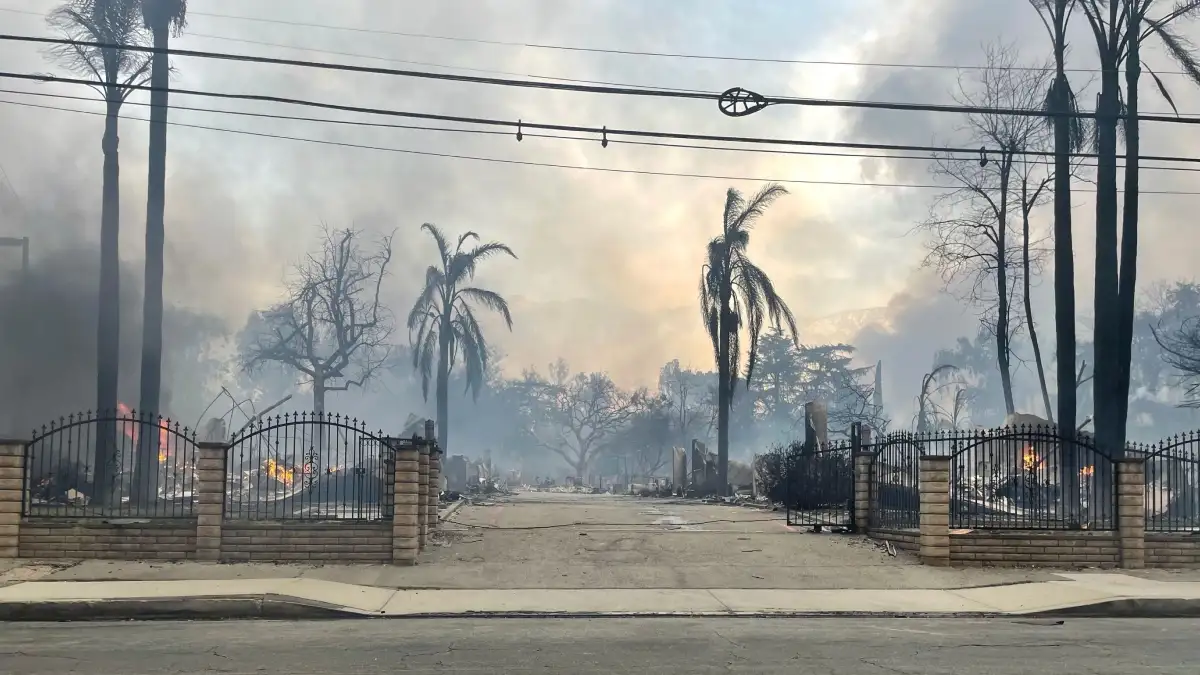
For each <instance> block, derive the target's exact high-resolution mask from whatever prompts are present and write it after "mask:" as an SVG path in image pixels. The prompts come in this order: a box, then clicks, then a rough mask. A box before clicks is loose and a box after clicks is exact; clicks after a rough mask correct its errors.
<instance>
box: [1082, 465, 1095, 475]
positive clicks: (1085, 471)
mask: <svg viewBox="0 0 1200 675" xmlns="http://www.w3.org/2000/svg"><path fill="white" fill-rule="evenodd" d="M1079 475H1080V476H1094V475H1096V467H1094V466H1085V467H1083V468H1082V469H1080V470H1079Z"/></svg>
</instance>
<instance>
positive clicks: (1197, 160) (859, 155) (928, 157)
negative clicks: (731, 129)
mask: <svg viewBox="0 0 1200 675" xmlns="http://www.w3.org/2000/svg"><path fill="white" fill-rule="evenodd" d="M0 94H17V95H21V96H34V97H38V98H54V99H61V100H69V101H85V102H89V103H99V102H100V100H99V99H96V98H95V97H90V96H71V95H68V94H51V93H47V92H33V91H22V90H18V89H0ZM13 103H16V102H15V101H14V102H13ZM124 105H131V106H138V107H145V108H148V107H151V106H150V104H149V103H144V102H141V101H125V103H124ZM167 108H169V109H171V110H180V111H185V112H200V113H211V114H219V115H232V116H237V117H253V118H260V119H271V120H284V121H293V122H314V123H320V124H332V125H336V126H352V127H366V128H377V129H402V130H410V131H432V132H447V133H459V134H474V135H486V136H510V137H511V136H513V133H512V132H510V131H499V130H495V129H470V128H464V127H435V126H427V125H420V124H394V123H388V122H368V121H364V120H339V119H330V118H327V117H304V116H298V115H280V114H277V113H256V112H250V111H245V110H223V109H220V108H200V107H195V106H186V105H179V104H175V103H172V104H168V105H167ZM55 109H56V110H71V109H68V108H55ZM79 112H85V111H79ZM87 112H90V111H87ZM391 112H394V113H395V114H398V115H403V114H406V113H404V112H402V111H391ZM432 117H440V116H437V115H433V116H432ZM458 119H462V118H458ZM472 120H473V122H486V123H501V124H503V123H504V122H503V121H502V120H489V119H483V118H472ZM509 124H513V125H514V126H515V125H516V124H517V123H509ZM526 126H528V127H529V128H535V127H537V126H539V125H534V124H526ZM577 129H578V130H579V131H580V132H581V133H582V132H584V131H586V132H587V133H589V134H600V133H601V132H602V131H603V129H601V128H595V127H577ZM619 132H620V130H614V131H610V133H614V134H616V133H619ZM522 136H523V137H529V138H545V139H553V140H569V141H581V142H588V143H594V142H595V139H594V138H591V137H585V136H564V135H560V134H539V133H534V132H525V131H522ZM609 142H610V143H615V144H621V145H633V146H643V147H655V148H672V149H681V150H705V151H714V152H744V153H754V154H771V155H787V156H803V157H846V158H856V159H890V160H920V161H935V160H938V159H940V158H939V157H938V156H937V155H936V153H939V152H940V153H944V152H948V151H954V152H960V153H971V154H976V153H978V152H979V151H978V150H971V149H965V148H933V147H930V148H926V149H924V150H923V151H925V152H928V153H930V154H923V155H911V154H910V155H895V154H879V153H867V152H816V151H812V150H776V149H771V148H757V147H750V148H744V147H733V146H719V145H696V144H690V143H664V142H659V141H637V140H626V139H610V141H609ZM795 143H799V144H804V143H808V142H807V141H795ZM822 144H824V143H822ZM835 145H836V144H835ZM861 145H870V144H861ZM878 147H879V148H880V149H890V148H893V147H904V146H885V145H879V146H878ZM913 147H917V146H913ZM1041 154H1043V155H1046V156H1049V155H1052V154H1053V153H1051V152H1045V153H1041ZM1085 156H1086V157H1091V158H1094V157H1095V155H1084V154H1077V155H1075V156H1074V157H1075V158H1082V157H1085ZM1119 159H1120V160H1121V161H1122V162H1123V160H1124V157H1121V158H1119ZM1140 160H1142V161H1146V160H1149V161H1173V162H1182V163H1190V164H1198V165H1200V157H1157V156H1152V155H1144V156H1141V157H1140ZM1080 166H1083V167H1087V168H1094V167H1095V166H1096V165H1095V164H1086V163H1081V164H1080ZM1122 166H1123V165H1122V164H1120V163H1119V164H1118V167H1122ZM1138 169H1139V170H1141V171H1186V172H1200V166H1178V167H1177V166H1146V165H1140V166H1139V167H1138Z"/></svg>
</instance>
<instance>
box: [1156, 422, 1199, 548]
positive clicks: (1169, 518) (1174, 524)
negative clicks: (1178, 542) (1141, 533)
mask: <svg viewBox="0 0 1200 675" xmlns="http://www.w3.org/2000/svg"><path fill="white" fill-rule="evenodd" d="M1145 457H1146V467H1145V468H1146V530H1147V531H1151V532H1200V432H1195V431H1191V432H1188V433H1185V434H1180V435H1178V436H1175V437H1173V438H1168V439H1166V440H1164V441H1162V442H1160V443H1158V444H1156V445H1153V446H1150V447H1148V448H1145Z"/></svg>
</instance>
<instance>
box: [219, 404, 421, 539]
mask: <svg viewBox="0 0 1200 675" xmlns="http://www.w3.org/2000/svg"><path fill="white" fill-rule="evenodd" d="M397 444H398V439H391V438H388V437H386V436H384V435H383V432H382V431H380V432H377V433H370V432H368V431H367V425H366V422H361V421H359V420H357V419H351V418H349V417H344V416H342V415H335V414H320V413H304V412H301V413H285V414H283V415H278V416H275V417H269V418H265V419H262V420H259V421H258V422H256V423H255V424H254V425H253V426H251V427H250V428H248V429H245V430H244V431H242V432H241V433H239V434H237V435H236V436H235V437H234V438H233V439H232V440H231V441H230V448H229V454H228V460H227V466H228V483H227V485H226V504H225V513H226V517H227V518H232V519H237V518H242V519H248V520H368V521H371V520H381V519H387V518H391V517H392V512H393V506H392V502H393V499H392V498H391V496H390V495H391V493H390V490H389V486H390V485H391V483H392V480H391V478H390V476H389V472H391V471H392V467H393V466H394V464H393V462H394V461H395V458H394V454H393V453H394V451H395V448H396V446H397Z"/></svg>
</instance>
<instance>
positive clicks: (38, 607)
mask: <svg viewBox="0 0 1200 675" xmlns="http://www.w3.org/2000/svg"><path fill="white" fill-rule="evenodd" d="M1058 576H1059V577H1062V579H1063V580H1062V581H1046V582H1032V583H1023V584H1013V585H1004V586H988V587H979V588H963V589H953V590H950V589H906V590H856V589H848V590H786V589H774V590H765V589H720V588H715V589H570V590H564V589H506V590H408V589H389V588H379V587H373V586H359V585H354V584H344V583H338V582H332V581H324V580H319V579H306V578H292V579H229V580H220V581H108V582H54V581H31V582H21V583H16V584H14V585H11V586H8V587H5V588H0V620H9V621H19V620H33V621H62V620H96V619H148V618H191V619H204V618H210V619H212V618H293V619H299V618H335V617H345V618H365V617H391V618H418V617H426V618H430V617H447V616H476V617H478V616H507V617H532V616H563V617H567V616H571V617H596V616H689V617H695V616H768V617H771V616H778V617H783V616H813V615H833V616H838V615H865V616H872V615H873V616H939V615H956V616H995V615H1042V616H1046V615H1064V614H1069V615H1073V616H1191V617H1195V616H1200V582H1195V581H1174V582H1170V581H1158V580H1151V579H1145V578H1139V577H1134V576H1129V575H1124V574H1068V573H1063V574H1059V575H1058Z"/></svg>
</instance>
